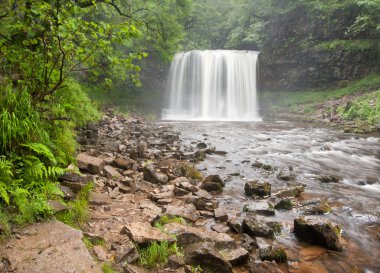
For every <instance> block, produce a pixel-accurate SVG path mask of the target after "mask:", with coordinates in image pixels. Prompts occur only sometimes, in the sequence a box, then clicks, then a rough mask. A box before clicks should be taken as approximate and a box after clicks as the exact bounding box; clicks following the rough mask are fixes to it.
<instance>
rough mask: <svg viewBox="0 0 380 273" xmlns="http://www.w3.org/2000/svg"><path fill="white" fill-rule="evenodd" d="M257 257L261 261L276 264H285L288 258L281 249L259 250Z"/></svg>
mask: <svg viewBox="0 0 380 273" xmlns="http://www.w3.org/2000/svg"><path fill="white" fill-rule="evenodd" d="M259 256H260V259H261V260H262V261H270V262H272V261H275V262H276V263H286V262H287V261H288V256H287V255H286V251H285V249H283V248H269V249H268V248H267V249H260V251H259Z"/></svg>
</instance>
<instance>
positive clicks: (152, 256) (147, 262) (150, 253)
mask: <svg viewBox="0 0 380 273" xmlns="http://www.w3.org/2000/svg"><path fill="white" fill-rule="evenodd" d="M139 252H140V261H139V264H140V265H141V266H144V267H148V268H153V267H159V266H160V265H164V264H166V263H167V262H168V259H169V256H171V255H174V254H175V255H180V251H179V249H178V247H177V244H176V243H172V244H171V243H169V242H167V241H162V242H159V243H156V242H154V243H152V244H150V245H149V246H148V247H146V248H140V249H139Z"/></svg>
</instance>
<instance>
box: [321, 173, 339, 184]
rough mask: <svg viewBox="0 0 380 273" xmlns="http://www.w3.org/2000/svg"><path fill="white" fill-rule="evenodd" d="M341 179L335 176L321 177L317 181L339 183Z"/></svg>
mask: <svg viewBox="0 0 380 273" xmlns="http://www.w3.org/2000/svg"><path fill="white" fill-rule="evenodd" d="M341 179H342V178H341V177H340V176H337V175H321V176H319V177H318V180H319V181H320V182H322V183H339V181H340V180H341Z"/></svg>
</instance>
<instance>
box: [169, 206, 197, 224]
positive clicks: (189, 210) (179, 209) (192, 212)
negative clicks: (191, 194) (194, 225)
mask: <svg viewBox="0 0 380 273" xmlns="http://www.w3.org/2000/svg"><path fill="white" fill-rule="evenodd" d="M165 210H166V211H165V214H166V215H168V216H178V217H183V218H184V219H186V220H188V221H190V222H195V221H196V220H197V219H198V218H199V216H200V214H199V212H198V211H197V208H196V207H195V205H194V204H185V205H181V206H174V205H167V206H165Z"/></svg>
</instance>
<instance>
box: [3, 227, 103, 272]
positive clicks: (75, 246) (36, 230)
mask: <svg viewBox="0 0 380 273" xmlns="http://www.w3.org/2000/svg"><path fill="white" fill-rule="evenodd" d="M82 237H83V236H82V232H81V231H80V230H76V229H73V228H71V227H69V226H67V225H65V224H63V223H62V222H58V221H51V222H45V223H37V224H34V225H30V226H28V227H26V228H24V229H23V230H22V232H21V235H20V236H19V238H18V239H16V238H15V239H10V240H9V241H7V242H6V243H4V244H2V245H1V246H0V257H2V259H1V260H2V261H3V262H4V261H6V263H7V264H8V265H9V267H10V269H11V270H10V271H6V272H15V273H24V272H62V269H64V270H66V271H67V272H93V273H101V272H102V270H101V269H100V267H99V266H98V265H96V263H95V261H94V259H93V258H92V257H91V255H90V253H89V252H88V250H87V248H86V246H85V245H84V243H83V241H82Z"/></svg>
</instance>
